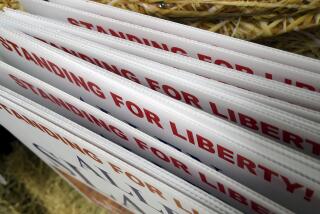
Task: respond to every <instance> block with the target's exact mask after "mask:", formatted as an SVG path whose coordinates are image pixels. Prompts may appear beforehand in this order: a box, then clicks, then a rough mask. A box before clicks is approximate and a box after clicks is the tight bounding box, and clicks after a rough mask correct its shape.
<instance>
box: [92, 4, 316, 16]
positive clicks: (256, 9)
mask: <svg viewBox="0 0 320 214" xmlns="http://www.w3.org/2000/svg"><path fill="white" fill-rule="evenodd" d="M96 1H98V2H101V3H104V4H110V5H113V6H115V7H120V8H124V9H129V10H133V11H136V12H142V13H145V14H149V15H154V16H159V17H167V18H221V17H223V18H225V17H238V16H253V15H254V16H257V15H259V16H266V17H269V18H271V17H276V18H278V17H279V16H283V15H288V14H290V16H292V15H295V14H299V13H304V12H306V11H310V10H315V9H319V7H320V0H256V1H254V0H223V1H220V0H162V1H160V0H96Z"/></svg>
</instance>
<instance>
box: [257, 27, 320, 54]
mask: <svg viewBox="0 0 320 214" xmlns="http://www.w3.org/2000/svg"><path fill="white" fill-rule="evenodd" d="M254 42H257V43H260V44H262V45H267V46H270V47H274V48H277V49H281V50H285V51H289V52H291V53H296V54H300V55H304V56H307V57H312V58H315V59H320V27H317V28H312V29H309V30H305V31H296V32H291V33H287V34H283V35H280V36H276V37H273V38H266V39H259V40H256V41H254Z"/></svg>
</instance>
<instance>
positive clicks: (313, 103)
mask: <svg viewBox="0 0 320 214" xmlns="http://www.w3.org/2000/svg"><path fill="white" fill-rule="evenodd" d="M0 16H2V17H1V19H4V18H3V16H8V17H10V19H17V20H18V21H19V22H22V23H24V22H28V23H30V24H35V23H36V24H37V25H41V26H42V27H45V28H49V27H50V28H53V29H59V30H62V31H65V32H69V33H71V34H73V35H78V36H80V37H83V38H86V39H88V40H92V41H94V42H97V43H100V44H103V45H106V46H109V47H112V48H115V49H119V50H122V51H124V52H128V53H131V54H133V55H137V56H141V57H144V58H147V59H151V60H153V61H157V62H160V63H163V64H166V65H170V66H172V67H176V68H179V69H181V70H185V71H189V72H191V73H194V74H198V75H200V76H204V77H207V78H210V79H214V80H217V81H221V82H224V83H227V84H230V85H234V86H237V87H239V88H244V89H247V90H251V91H254V92H257V93H260V94H263V95H267V96H270V97H274V98H277V99H280V100H284V101H287V102H289V103H294V104H297V105H300V106H304V107H307V108H311V109H319V103H320V102H319V100H320V98H319V97H320V95H319V93H316V92H310V91H307V90H300V89H298V88H296V87H293V86H289V85H285V84H283V83H279V82H276V81H268V80H266V79H264V78H261V77H257V76H254V75H249V74H246V73H241V72H236V71H234V70H232V69H226V68H223V67H221V66H214V65H213V64H210V63H205V62H202V61H200V60H196V59H193V58H186V57H183V56H180V55H177V54H173V53H170V52H166V51H161V50H158V49H154V48H150V47H148V46H143V45H140V44H136V43H131V42H128V41H126V40H123V39H119V38H116V37H112V36H108V35H104V34H100V33H97V32H94V31H90V30H87V29H84V28H78V27H74V26H72V25H66V24H63V23H62V22H61V23H60V22H56V21H53V20H50V19H46V18H42V17H37V16H33V15H31V14H27V13H23V12H19V11H14V10H10V9H6V10H5V13H4V14H2V15H0ZM14 25H15V26H16V24H14ZM229 90H230V91H232V92H233V93H239V94H240V93H241V95H242V96H244V95H245V94H246V93H242V92H241V90H239V92H237V89H234V90H231V89H229ZM246 96H249V97H252V96H250V95H246ZM254 97H255V98H256V96H254ZM260 100H261V98H260ZM263 100H264V101H266V99H263ZM266 102H268V104H270V103H271V104H272V106H275V107H280V108H281V109H283V110H288V106H287V105H285V104H280V103H277V102H274V101H270V100H268V101H266ZM289 110H290V112H292V113H297V112H299V114H298V115H303V113H302V114H301V109H300V110H297V108H294V107H293V108H290V109H289ZM304 112H305V111H304ZM311 114H312V113H311ZM308 118H309V119H310V118H312V116H311V115H309V117H308Z"/></svg>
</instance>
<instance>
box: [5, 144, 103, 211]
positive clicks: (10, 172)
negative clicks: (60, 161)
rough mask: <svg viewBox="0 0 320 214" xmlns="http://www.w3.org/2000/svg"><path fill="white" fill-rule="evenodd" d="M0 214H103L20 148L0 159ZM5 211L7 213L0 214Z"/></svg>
mask: <svg viewBox="0 0 320 214" xmlns="http://www.w3.org/2000/svg"><path fill="white" fill-rule="evenodd" d="M0 169H1V171H0V174H2V175H4V177H5V178H6V179H7V180H8V184H7V185H5V186H1V185H0V213H37V214H42V213H45V214H56V213H68V214H79V213H80V214H81V213H83V214H86V213H94V214H105V213H106V211H105V210H104V209H102V208H99V207H97V206H96V205H94V204H92V203H91V202H89V201H87V200H86V199H85V198H83V197H82V195H80V194H79V193H78V192H76V191H75V190H74V189H73V188H72V187H71V186H69V184H68V183H67V182H65V181H64V180H63V179H62V178H60V177H59V176H58V175H57V174H56V173H55V172H54V171H53V170H51V169H50V168H49V167H48V166H47V165H46V164H45V163H43V162H42V161H41V160H40V159H39V158H37V157H36V156H35V155H34V154H33V153H31V152H30V151H28V150H27V149H26V148H25V147H24V146H22V145H15V147H14V151H13V153H11V154H10V155H8V156H5V157H2V158H1V163H0ZM2 210H7V211H8V212H2Z"/></svg>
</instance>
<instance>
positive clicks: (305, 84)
mask: <svg viewBox="0 0 320 214" xmlns="http://www.w3.org/2000/svg"><path fill="white" fill-rule="evenodd" d="M21 3H22V5H23V8H24V9H25V10H26V11H28V12H30V13H33V14H37V15H41V16H44V17H48V18H52V19H56V20H60V21H63V22H68V23H70V24H73V25H76V26H79V27H84V28H88V29H90V30H94V31H98V32H100V33H104V34H108V35H111V36H115V37H118V38H122V39H125V40H129V41H132V42H136V43H140V44H143V45H147V46H151V47H154V48H158V49H162V50H165V51H170V52H173V53H177V54H181V55H184V56H189V57H192V58H196V59H199V60H202V61H206V62H210V63H214V64H216V65H221V66H224V67H228V68H232V69H236V70H238V71H240V72H245V73H248V74H253V75H258V76H262V77H264V78H266V79H268V80H270V79H271V80H276V81H279V82H283V83H288V84H290V85H295V86H297V87H300V88H305V89H308V90H311V91H317V92H320V74H317V73H313V72H310V71H307V70H303V69H299V68H295V67H291V66H288V65H283V64H279V63H275V62H272V61H269V60H265V59H262V58H258V57H255V56H249V55H245V54H243V53H238V52H234V51H231V50H227V49H223V48H220V47H214V46H212V45H208V44H205V43H201V42H197V41H194V40H190V39H186V38H183V37H178V36H176V35H173V34H168V33H164V32H161V31H156V30H152V29H150V28H145V27H141V26H138V25H134V24H130V23H127V22H122V21H119V20H115V19H112V18H108V17H103V16H99V15H96V14H93V13H88V12H85V11H81V10H77V9H73V8H71V7H67V6H63V5H58V4H54V3H50V2H45V1H42V0H21Z"/></svg>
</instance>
